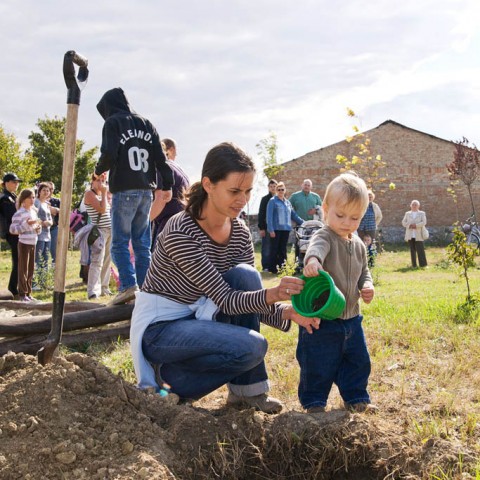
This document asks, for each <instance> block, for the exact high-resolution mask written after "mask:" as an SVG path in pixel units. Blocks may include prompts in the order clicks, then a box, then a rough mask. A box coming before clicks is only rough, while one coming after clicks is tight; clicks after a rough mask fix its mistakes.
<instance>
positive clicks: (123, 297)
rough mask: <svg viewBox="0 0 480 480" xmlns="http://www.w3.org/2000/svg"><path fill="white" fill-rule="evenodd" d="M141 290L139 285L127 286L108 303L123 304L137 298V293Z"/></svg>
mask: <svg viewBox="0 0 480 480" xmlns="http://www.w3.org/2000/svg"><path fill="white" fill-rule="evenodd" d="M138 291H139V289H138V287H137V285H134V286H133V287H130V288H127V289H126V290H123V291H122V292H119V293H117V295H116V296H115V297H114V298H113V300H110V302H108V305H122V304H123V303H128V302H129V301H130V300H135V294H136V293H137V292H138Z"/></svg>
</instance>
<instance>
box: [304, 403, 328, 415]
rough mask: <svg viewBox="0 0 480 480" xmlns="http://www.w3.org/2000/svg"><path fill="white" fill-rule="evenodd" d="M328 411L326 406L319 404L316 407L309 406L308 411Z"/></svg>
mask: <svg viewBox="0 0 480 480" xmlns="http://www.w3.org/2000/svg"><path fill="white" fill-rule="evenodd" d="M325 411H326V407H322V406H321V405H317V406H316V407H311V408H307V413H323V412H325Z"/></svg>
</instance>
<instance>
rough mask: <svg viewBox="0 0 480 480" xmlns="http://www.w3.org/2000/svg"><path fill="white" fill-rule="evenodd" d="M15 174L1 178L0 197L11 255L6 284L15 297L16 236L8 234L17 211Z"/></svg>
mask: <svg viewBox="0 0 480 480" xmlns="http://www.w3.org/2000/svg"><path fill="white" fill-rule="evenodd" d="M21 181H22V180H20V179H19V178H18V177H17V175H15V173H7V174H5V176H4V177H3V184H2V186H3V192H2V195H1V196H0V213H1V217H2V218H1V221H2V222H4V225H3V229H4V231H5V233H6V237H5V239H6V240H7V242H8V244H9V245H10V250H11V253H12V271H11V273H10V280H9V282H8V289H9V290H10V292H11V293H12V295H13V296H14V297H15V296H17V295H18V235H12V234H11V233H10V230H9V229H10V225H11V224H12V217H13V215H14V214H15V212H16V211H17V206H16V201H17V194H16V192H17V189H18V184H19V183H20V182H21Z"/></svg>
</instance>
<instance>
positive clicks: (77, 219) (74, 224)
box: [70, 208, 87, 233]
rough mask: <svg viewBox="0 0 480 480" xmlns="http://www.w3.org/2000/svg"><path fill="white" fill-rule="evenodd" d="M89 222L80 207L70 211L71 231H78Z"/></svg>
mask: <svg viewBox="0 0 480 480" xmlns="http://www.w3.org/2000/svg"><path fill="white" fill-rule="evenodd" d="M86 224H87V220H86V219H85V216H84V214H83V213H81V212H80V211H79V210H78V208H74V209H73V210H72V211H71V212H70V231H71V232H72V233H77V232H78V231H79V230H80V229H81V228H82V227H84V226H85V225H86Z"/></svg>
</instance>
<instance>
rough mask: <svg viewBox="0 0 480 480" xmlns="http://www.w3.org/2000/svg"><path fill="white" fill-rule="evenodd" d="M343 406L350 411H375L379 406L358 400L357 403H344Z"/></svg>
mask: <svg viewBox="0 0 480 480" xmlns="http://www.w3.org/2000/svg"><path fill="white" fill-rule="evenodd" d="M344 405H345V408H346V409H347V410H348V411H349V412H352V413H377V412H378V411H379V408H378V407H377V406H376V405H374V404H373V403H367V402H359V403H353V404H351V403H344Z"/></svg>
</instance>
